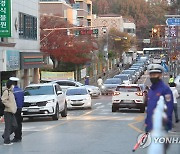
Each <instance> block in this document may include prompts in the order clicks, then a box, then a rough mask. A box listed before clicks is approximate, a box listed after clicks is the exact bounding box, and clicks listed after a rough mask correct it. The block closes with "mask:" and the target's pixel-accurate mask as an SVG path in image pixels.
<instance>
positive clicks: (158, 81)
mask: <svg viewBox="0 0 180 154" xmlns="http://www.w3.org/2000/svg"><path fill="white" fill-rule="evenodd" d="M148 71H149V76H150V81H151V83H152V85H151V87H150V89H149V91H148V102H147V111H146V113H147V115H146V119H145V126H146V128H145V131H146V132H150V131H151V130H152V128H153V124H152V116H153V112H154V109H155V108H156V106H157V102H158V100H159V97H160V96H163V97H164V101H165V104H166V106H167V111H166V114H167V122H166V124H165V129H166V131H169V130H171V129H172V113H173V104H174V103H173V102H174V101H173V94H172V91H171V89H170V88H169V86H168V85H166V84H165V83H164V82H163V81H162V74H163V71H164V68H163V67H162V66H161V65H159V64H151V65H149V66H148Z"/></svg>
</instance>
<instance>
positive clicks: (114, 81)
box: [104, 79, 121, 84]
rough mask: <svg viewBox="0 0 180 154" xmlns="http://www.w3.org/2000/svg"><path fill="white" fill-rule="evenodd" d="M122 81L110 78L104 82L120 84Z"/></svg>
mask: <svg viewBox="0 0 180 154" xmlns="http://www.w3.org/2000/svg"><path fill="white" fill-rule="evenodd" d="M120 83H121V80H120V79H119V80H114V79H111V80H110V79H108V80H106V81H105V82H104V84H120Z"/></svg>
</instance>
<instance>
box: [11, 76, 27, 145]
mask: <svg viewBox="0 0 180 154" xmlns="http://www.w3.org/2000/svg"><path fill="white" fill-rule="evenodd" d="M9 80H11V81H13V82H14V89H13V93H14V96H15V100H16V104H17V112H16V113H15V117H16V120H17V124H18V128H17V129H16V131H15V132H14V133H15V136H14V139H13V140H12V142H21V140H22V121H23V118H22V116H21V112H22V107H23V105H24V92H23V90H22V89H21V88H19V87H18V85H17V82H18V81H19V79H18V78H16V77H10V78H9Z"/></svg>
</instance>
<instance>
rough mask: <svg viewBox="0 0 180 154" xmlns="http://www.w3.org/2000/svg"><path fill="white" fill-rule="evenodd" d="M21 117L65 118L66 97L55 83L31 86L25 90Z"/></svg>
mask: <svg viewBox="0 0 180 154" xmlns="http://www.w3.org/2000/svg"><path fill="white" fill-rule="evenodd" d="M24 94H25V96H24V107H23V109H22V116H23V117H29V118H31V117H43V116H52V119H53V120H58V119H59V113H61V116H62V117H66V116H67V103H66V99H65V98H66V97H65V94H64V93H63V91H62V90H61V88H60V86H59V85H58V84H56V83H44V84H32V85H29V86H27V87H26V88H25V92H24Z"/></svg>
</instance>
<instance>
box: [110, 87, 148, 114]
mask: <svg viewBox="0 0 180 154" xmlns="http://www.w3.org/2000/svg"><path fill="white" fill-rule="evenodd" d="M119 108H129V109H131V108H137V109H140V111H141V112H143V113H144V111H145V96H144V94H143V91H142V89H141V87H140V86H139V85H138V84H129V85H127V84H122V85H120V86H118V87H117V88H116V91H115V92H114V95H113V97H112V112H116V111H117V110H119Z"/></svg>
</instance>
